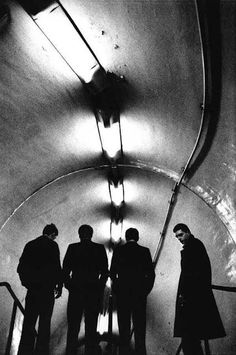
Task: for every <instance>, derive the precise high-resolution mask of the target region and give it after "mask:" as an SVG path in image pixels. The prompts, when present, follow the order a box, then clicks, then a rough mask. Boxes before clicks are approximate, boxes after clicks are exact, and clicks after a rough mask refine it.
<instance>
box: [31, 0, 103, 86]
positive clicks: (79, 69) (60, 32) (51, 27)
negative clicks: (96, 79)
mask: <svg viewBox="0 0 236 355" xmlns="http://www.w3.org/2000/svg"><path fill="white" fill-rule="evenodd" d="M56 6H57V5H56V4H55V3H54V4H53V5H52V6H51V7H50V8H48V9H47V10H45V11H42V12H40V13H39V14H37V16H36V17H35V18H34V20H35V22H36V23H37V25H38V26H39V28H40V29H41V30H42V31H43V33H44V34H45V35H46V36H47V38H48V39H49V40H50V41H51V42H52V44H53V45H54V46H55V48H56V49H57V50H58V51H59V53H60V54H61V55H62V56H63V57H64V59H65V60H66V62H67V63H68V64H69V65H70V67H71V68H72V69H73V70H74V71H75V73H76V74H77V75H78V76H79V77H80V78H81V79H82V80H84V81H85V82H89V81H90V80H91V78H92V75H93V73H94V70H96V66H97V61H96V59H95V58H94V56H93V55H92V53H91V52H90V50H89V48H88V47H87V45H86V44H85V43H84V41H83V40H82V38H81V37H80V35H79V33H78V32H77V31H76V29H75V28H74V27H73V26H72V24H71V22H70V21H69V19H68V18H67V16H66V15H65V13H64V12H63V10H62V8H61V7H60V6H57V7H56ZM52 10H53V11H52Z"/></svg>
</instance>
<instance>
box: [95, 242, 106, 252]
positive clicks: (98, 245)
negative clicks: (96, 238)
mask: <svg viewBox="0 0 236 355" xmlns="http://www.w3.org/2000/svg"><path fill="white" fill-rule="evenodd" d="M92 246H93V247H94V248H97V249H101V250H103V249H104V248H105V247H104V245H103V244H101V243H95V242H92Z"/></svg>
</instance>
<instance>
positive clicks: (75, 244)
mask: <svg viewBox="0 0 236 355" xmlns="http://www.w3.org/2000/svg"><path fill="white" fill-rule="evenodd" d="M80 245H81V243H71V244H69V245H68V249H70V250H72V249H77V248H79V247H80Z"/></svg>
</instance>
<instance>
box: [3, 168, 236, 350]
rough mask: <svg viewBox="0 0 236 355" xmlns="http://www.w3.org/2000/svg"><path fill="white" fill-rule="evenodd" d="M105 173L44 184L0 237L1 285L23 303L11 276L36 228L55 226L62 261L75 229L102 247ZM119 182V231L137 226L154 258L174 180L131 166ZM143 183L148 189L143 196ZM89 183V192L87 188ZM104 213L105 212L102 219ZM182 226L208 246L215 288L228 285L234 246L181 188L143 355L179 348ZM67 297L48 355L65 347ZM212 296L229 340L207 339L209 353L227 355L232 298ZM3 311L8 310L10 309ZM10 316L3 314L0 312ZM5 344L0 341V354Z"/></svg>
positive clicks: (209, 212) (86, 173) (230, 345)
mask: <svg viewBox="0 0 236 355" xmlns="http://www.w3.org/2000/svg"><path fill="white" fill-rule="evenodd" d="M105 173H106V169H105V168H104V169H101V170H99V171H97V170H93V169H88V170H83V171H79V172H77V173H73V174H69V175H67V176H65V177H63V178H61V179H58V180H57V181H55V182H54V183H51V184H49V185H48V186H46V187H45V188H44V189H41V190H40V191H38V192H37V193H36V194H34V195H33V196H32V197H31V198H30V199H28V200H27V201H26V202H25V204H23V205H22V206H21V208H19V209H18V210H17V211H16V213H15V214H14V215H13V216H12V218H11V219H10V220H9V221H8V223H7V224H6V225H5V227H4V228H3V230H2V231H1V240H2V251H3V253H4V258H2V268H1V279H4V280H5V281H8V282H9V283H10V284H11V285H12V288H13V290H14V291H15V292H16V294H17V295H18V297H19V298H20V300H21V301H22V302H24V297H25V290H24V289H23V287H22V286H21V285H20V281H19V279H18V276H17V274H16V271H15V270H16V267H17V263H18V260H19V257H20V254H21V251H22V248H23V246H24V245H25V243H26V242H27V241H28V240H30V239H32V237H33V236H35V237H36V236H38V235H40V233H41V228H42V226H44V225H45V224H46V223H48V222H51V221H52V222H53V223H55V224H56V225H57V226H58V229H59V236H58V244H59V247H60V250H61V258H63V257H64V255H65V251H66V248H67V246H68V243H72V242H76V241H77V240H78V234H77V230H78V226H79V225H80V224H82V223H90V224H91V225H92V226H93V227H94V240H95V241H98V242H102V243H104V244H105V245H108V242H109V238H110V235H109V221H110V219H109V218H110V216H109V209H107V207H108V204H109V195H108V193H107V194H106V191H107V186H105V185H106V183H105V184H104V174H105ZM125 176H126V180H125V181H126V182H127V187H126V190H127V200H128V201H129V208H128V207H127V210H126V216H125V220H124V226H123V227H124V230H126V228H128V227H129V226H135V227H137V228H138V229H139V231H140V243H141V244H142V245H146V246H148V247H149V248H150V250H151V253H152V255H154V253H155V248H156V245H157V242H158V240H159V238H160V232H161V229H162V225H163V221H164V219H165V213H166V210H167V207H168V198H169V193H170V191H171V187H172V185H173V181H172V180H170V179H168V178H166V177H164V176H163V175H160V174H155V173H151V172H147V171H143V170H140V169H137V168H134V167H133V168H131V167H130V168H127V170H126V174H125ZM143 180H145V183H146V184H147V185H148V189H146V188H145V191H144V187H143V183H142V181H143ZM129 183H130V186H132V187H134V190H133V191H132V189H131V190H129ZM88 184H90V189H89V190H88V189H85V185H88ZM88 191H90V192H89V193H88ZM101 198H102V199H103V204H102V203H101ZM104 211H107V216H105V215H106V212H104ZM180 220H181V221H183V222H185V223H187V224H188V225H190V226H191V229H192V232H193V234H194V235H195V236H196V237H199V239H201V240H202V241H203V242H204V244H205V245H206V248H207V250H208V253H209V256H210V259H211V263H212V271H213V283H214V284H224V285H231V282H230V278H229V277H227V273H228V269H227V265H228V261H229V259H230V255H231V251H232V249H233V241H232V239H231V237H230V236H229V234H228V232H227V229H226V228H225V226H224V225H223V224H222V222H220V220H219V218H218V217H217V215H216V214H215V212H214V211H213V210H212V209H211V208H209V207H208V206H207V205H206V203H205V202H203V201H202V200H201V199H199V198H198V197H197V196H196V195H195V194H193V193H192V192H191V191H190V190H188V189H186V188H184V187H182V188H181V193H180V195H179V197H178V201H177V205H176V208H175V210H174V212H173V216H172V219H171V223H170V226H169V228H168V232H167V237H166V239H165V243H164V246H163V250H162V253H161V256H160V259H159V262H158V264H157V267H156V281H155V286H154V289H153V291H152V293H151V294H150V296H149V298H148V309H147V344H148V351H149V353H150V354H153V355H154V354H156V352H157V351H158V353H160V354H163V355H166V354H172V353H173V352H174V351H175V350H176V349H177V347H178V344H179V341H178V339H173V338H172V332H173V320H174V305H175V293H176V289H177V283H178V275H179V271H180V246H179V244H178V242H177V240H176V239H175V238H174V237H173V233H172V229H173V226H174V225H175V223H178V222H179V221H180ZM138 221H139V222H138ZM230 240H231V241H230ZM226 245H227V246H228V247H227V248H226ZM67 294H68V293H67V290H64V292H63V297H62V299H59V300H58V301H57V302H56V306H55V311H54V315H53V322H52V342H51V346H52V354H59V353H63V351H64V348H65V335H66V302H67ZM215 296H216V300H217V304H218V306H219V310H220V313H221V316H222V319H223V322H224V325H225V327H226V331H227V333H228V336H227V338H224V339H218V340H214V341H211V342H210V343H211V348H212V351H213V353H214V351H217V353H218V354H223V353H225V354H226V353H227V354H230V353H232V354H233V352H232V350H233V349H234V347H235V345H236V344H235V331H236V329H235V313H234V308H235V306H236V299H235V297H234V296H235V295H234V294H230V293H226V292H223V291H215ZM3 299H4V300H5V301H4V303H2V305H1V307H5V306H6V305H7V303H8V301H9V300H8V301H7V295H6V294H5V295H4V297H3ZM7 308H8V312H10V307H9V306H7ZM8 312H6V309H5V312H4V313H5V314H6V313H8ZM7 331H8V322H7V317H6V319H5V326H4V327H3V326H2V334H3V338H2V339H4V335H5V336H6V335H7ZM4 333H5V334H4ZM81 336H83V332H82V334H81ZM16 341H17V339H16ZM4 345H5V344H4V341H3V342H2V344H1V347H2V351H3V349H4Z"/></svg>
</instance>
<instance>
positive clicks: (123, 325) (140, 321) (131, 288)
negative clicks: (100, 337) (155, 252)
mask: <svg viewBox="0 0 236 355" xmlns="http://www.w3.org/2000/svg"><path fill="white" fill-rule="evenodd" d="M125 238H126V244H124V245H120V246H118V247H117V248H116V249H115V250H114V253H113V257H112V262H111V279H112V283H113V287H112V288H113V291H114V293H115V295H116V298H117V316H118V326H119V334H120V354H121V355H123V354H128V353H129V348H130V338H131V318H132V320H133V327H134V339H135V352H136V354H137V355H145V354H146V344H145V337H146V304H147V296H148V294H149V293H150V292H151V290H152V287H153V284H154V280H155V271H154V267H153V264H152V258H151V254H150V251H149V249H148V248H146V247H143V246H140V245H139V244H138V243H137V242H138V240H139V232H138V230H137V229H136V228H129V229H127V231H126V233H125Z"/></svg>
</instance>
